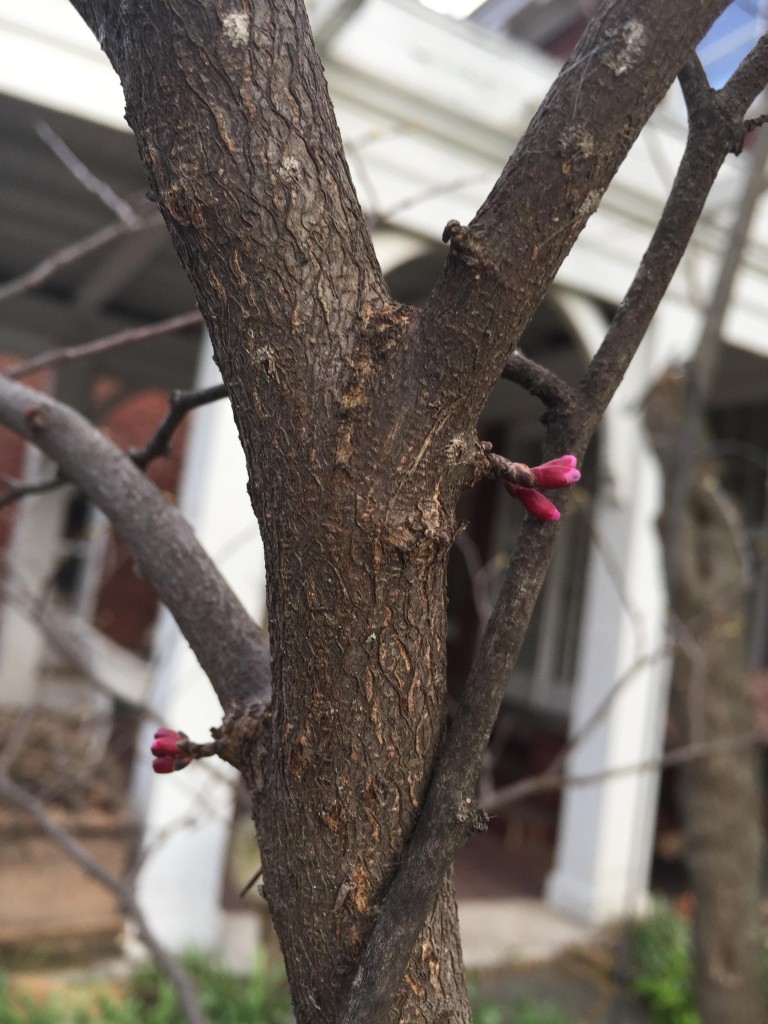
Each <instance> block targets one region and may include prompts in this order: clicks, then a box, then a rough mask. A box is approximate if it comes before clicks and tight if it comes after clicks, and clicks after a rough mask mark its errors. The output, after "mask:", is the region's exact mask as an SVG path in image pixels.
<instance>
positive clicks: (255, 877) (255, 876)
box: [239, 868, 263, 899]
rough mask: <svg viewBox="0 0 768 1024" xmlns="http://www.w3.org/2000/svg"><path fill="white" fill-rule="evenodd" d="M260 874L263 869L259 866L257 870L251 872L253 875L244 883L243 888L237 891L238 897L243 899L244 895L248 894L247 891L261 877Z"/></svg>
mask: <svg viewBox="0 0 768 1024" xmlns="http://www.w3.org/2000/svg"><path fill="white" fill-rule="evenodd" d="M262 874H263V869H262V868H259V870H258V871H255V872H254V873H253V876H252V877H251V878H250V879H249V880H248V881H247V882H246V883H245V885H244V886H243V888H242V889H241V890H240V893H239V896H240V899H243V897H244V896H247V895H248V893H249V892H250V891H251V889H252V888H253V887H254V885H256V883H257V882H258V880H259V879H260V878H261V876H262Z"/></svg>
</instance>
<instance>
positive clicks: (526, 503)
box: [487, 452, 581, 522]
mask: <svg viewBox="0 0 768 1024" xmlns="http://www.w3.org/2000/svg"><path fill="white" fill-rule="evenodd" d="M487 458H488V461H489V462H490V464H491V466H492V468H493V472H494V474H495V475H496V476H497V477H500V478H501V479H502V480H503V482H504V486H505V487H506V489H507V490H508V491H509V493H510V494H511V495H512V497H513V498H516V499H517V500H518V501H519V502H520V504H521V505H522V506H523V508H524V509H525V510H526V512H529V513H530V514H531V515H532V516H535V517H536V518H537V519H542V520H544V521H545V522H556V521H557V520H558V519H559V518H560V513H559V512H558V510H557V509H556V508H555V506H554V505H553V504H552V502H551V501H550V500H549V498H545V497H544V495H543V494H541V493H540V492H539V491H537V490H536V487H544V488H557V487H570V486H571V485H572V484H575V483H577V482H578V481H579V480H580V479H581V473H580V472H579V470H578V469H577V468H576V467H577V463H578V459H577V458H576V456H575V455H561V456H560V457H559V458H557V459H550V460H549V461H548V462H542V464H541V465H540V466H526V465H525V464H524V463H522V462H510V461H509V460H508V459H505V458H503V457H502V456H499V455H493V454H491V453H490V452H488V453H487ZM533 483H535V485H536V487H533V486H530V485H531V484H533Z"/></svg>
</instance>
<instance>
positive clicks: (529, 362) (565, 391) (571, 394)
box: [501, 351, 576, 409]
mask: <svg viewBox="0 0 768 1024" xmlns="http://www.w3.org/2000/svg"><path fill="white" fill-rule="evenodd" d="M501 376H502V377H503V378H504V380H510V381H513V383H515V384H519V385H520V386H521V387H522V388H525V390H526V391H528V392H529V394H531V395H533V396H534V398H538V399H539V400H540V401H542V402H543V403H544V405H546V406H547V408H563V409H570V408H571V407H572V406H573V405H574V403H575V401H576V392H575V391H574V390H573V388H572V387H571V386H570V384H566V383H565V381H564V380H563V379H562V378H561V377H558V375H557V374H556V373H553V372H552V370H548V369H547V368H546V367H545V366H542V365H541V364H540V363H537V362H536V361H535V360H534V359H529V358H528V356H526V355H523V353H522V352H519V351H517V352H513V353H512V355H511V356H510V357H509V359H508V360H507V364H506V366H505V367H504V369H503V370H502V371H501Z"/></svg>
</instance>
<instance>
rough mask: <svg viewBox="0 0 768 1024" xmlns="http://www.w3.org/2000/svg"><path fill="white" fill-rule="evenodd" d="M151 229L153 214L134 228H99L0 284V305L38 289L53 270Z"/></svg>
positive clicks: (154, 224) (118, 224) (155, 222)
mask: <svg viewBox="0 0 768 1024" xmlns="http://www.w3.org/2000/svg"><path fill="white" fill-rule="evenodd" d="M153 227H158V219H157V213H156V212H155V211H153V212H152V214H150V215H148V216H146V217H142V218H140V219H138V220H137V221H136V222H135V223H134V224H128V223H126V222H125V221H124V220H118V221H115V222H114V223H113V224H107V226H106V227H103V228H99V229H98V231H94V232H93V233H92V234H90V235H86V236H85V237H84V238H80V239H78V241H77V242H73V243H72V244H71V245H65V246H64V247H63V248H62V249H59V250H58V251H57V252H55V253H52V254H51V255H50V256H46V258H45V259H44V260H41V261H40V263H38V264H37V266H36V267H33V268H32V269H31V270H27V271H26V272H25V273H23V274H19V276H18V277H14V278H11V280H10V281H5V282H4V283H3V284H0V302H4V301H5V300H6V299H10V298H13V296H14V295H21V294H22V293H23V292H26V291H30V290H31V289H32V288H37V287H39V285H41V284H43V283H44V282H45V281H47V280H48V278H49V277H51V276H52V275H53V274H55V273H56V271H57V270H60V269H61V267H66V266H68V265H69V264H70V263H74V262H75V261H76V260H79V259H81V258H82V257H83V256H87V255H88V253H90V252H95V251H96V250H97V249H101V248H103V247H104V246H105V245H107V243H108V242H113V241H114V240H115V239H116V238H122V237H123V236H124V235H130V234H133V233H134V232H136V231H145V230H147V229H148V228H153Z"/></svg>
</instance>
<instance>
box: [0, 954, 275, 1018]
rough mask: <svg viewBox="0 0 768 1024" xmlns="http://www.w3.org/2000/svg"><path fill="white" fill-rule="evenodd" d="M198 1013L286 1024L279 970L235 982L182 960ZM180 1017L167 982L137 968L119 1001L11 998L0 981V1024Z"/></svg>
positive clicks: (199, 960)
mask: <svg viewBox="0 0 768 1024" xmlns="http://www.w3.org/2000/svg"><path fill="white" fill-rule="evenodd" d="M185 967H186V968H187V970H188V971H189V973H190V975H191V976H192V978H193V979H194V982H195V984H196V987H197V991H198V997H199V999H200V1005H201V1007H202V1009H203V1012H204V1013H205V1014H206V1016H207V1017H208V1020H209V1021H210V1022H211V1024H252V1022H253V1021H258V1022H259V1024H286V1021H287V1020H288V1017H289V1011H290V997H289V995H288V987H287V985H286V983H285V975H284V973H283V971H282V968H280V969H274V968H268V967H267V966H266V964H264V963H258V964H257V965H256V967H255V969H254V970H253V971H252V973H251V974H250V975H248V976H247V977H238V976H235V975H232V974H229V973H228V972H226V971H223V970H221V969H220V968H219V967H216V966H214V965H213V964H212V963H211V962H210V961H209V960H207V959H206V958H204V957H201V956H189V957H186V958H185ZM183 1022H184V1016H183V1014H182V1012H181V1008H180V1006H179V1003H178V999H177V998H176V993H175V991H174V990H173V987H172V986H171V984H170V982H169V981H168V979H167V978H166V977H165V976H164V975H162V974H160V973H159V972H158V971H157V970H156V968H154V967H152V966H149V965H145V966H142V967H139V968H137V970H136V971H135V972H134V974H133V976H132V977H131V979H130V981H129V982H128V983H127V985H126V989H125V993H124V995H123V996H122V997H118V996H115V995H112V994H110V995H106V994H102V995H96V996H94V995H93V992H92V990H91V991H90V993H89V994H88V995H87V998H83V999H79V1000H77V999H69V998H67V999H66V1000H65V999H63V998H52V999H48V1000H46V1001H44V1002H38V1001H36V1000H33V999H31V998H29V997H28V996H23V995H22V996H16V997H13V998H12V997H11V994H10V992H9V989H8V985H7V982H6V981H5V979H3V978H2V976H0V1024H183Z"/></svg>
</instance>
